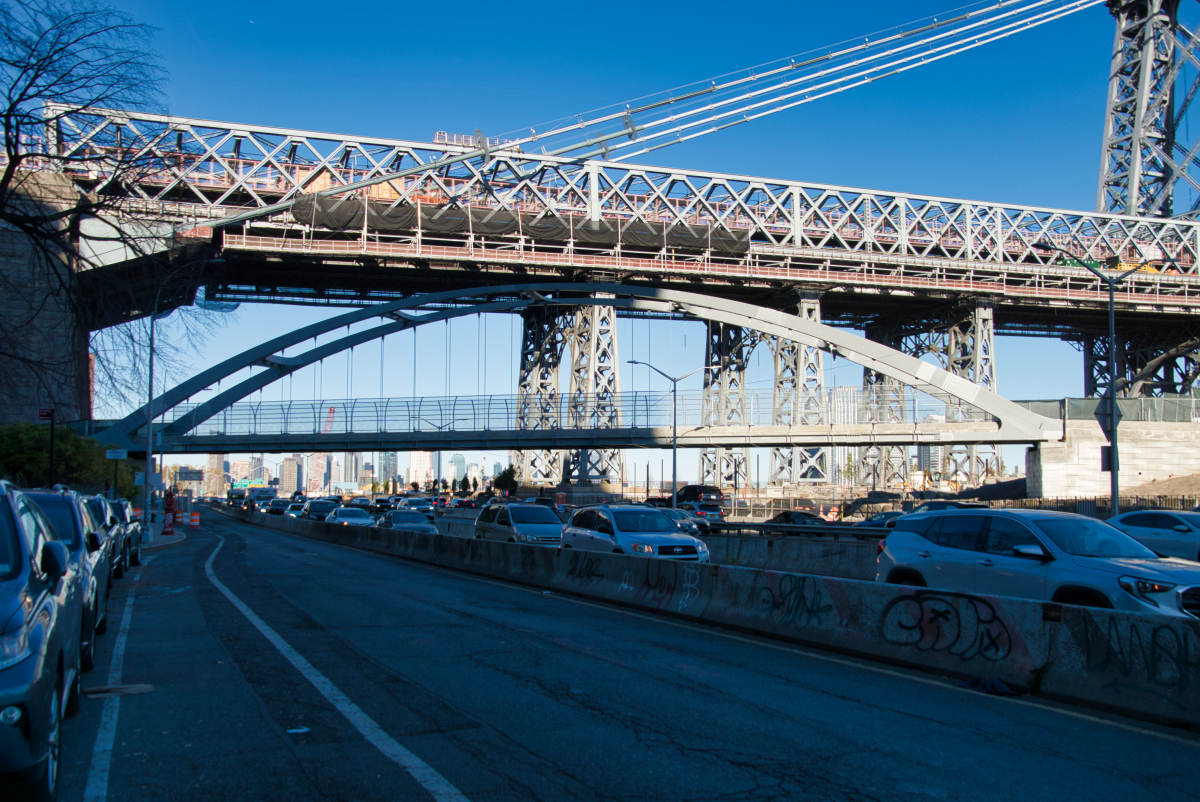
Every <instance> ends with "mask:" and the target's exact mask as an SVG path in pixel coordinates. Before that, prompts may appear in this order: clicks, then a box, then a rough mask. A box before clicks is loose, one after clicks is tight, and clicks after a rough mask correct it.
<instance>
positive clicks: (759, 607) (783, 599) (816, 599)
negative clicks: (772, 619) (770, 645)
mask: <svg viewBox="0 0 1200 802" xmlns="http://www.w3.org/2000/svg"><path fill="white" fill-rule="evenodd" d="M832 609H833V605H832V604H829V603H828V602H827V601H826V600H825V594H824V592H823V591H822V587H821V582H820V580H819V579H817V577H814V576H803V575H797V574H781V575H780V576H779V592H778V593H776V592H775V590H774V589H773V588H771V587H770V586H764V587H761V588H759V589H758V599H757V600H756V604H755V610H756V612H758V613H759V614H760V615H778V616H779V620H780V621H786V622H789V623H800V624H811V623H813V622H814V621H816V623H817V625H818V626H819V625H821V624H822V623H824V619H823V618H822V616H824V615H825V613H828V612H829V611H831V610H832Z"/></svg>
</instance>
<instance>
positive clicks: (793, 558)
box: [703, 535, 877, 581]
mask: <svg viewBox="0 0 1200 802" xmlns="http://www.w3.org/2000/svg"><path fill="white" fill-rule="evenodd" d="M703 540H704V542H705V543H707V544H708V548H709V553H710V554H711V555H712V561H713V562H715V563H719V564H720V565H739V566H743V567H746V568H767V569H771V570H774V571H790V572H792V573H797V574H820V575H821V576H836V577H842V578H843V579H863V580H867V581H874V579H875V556H876V551H877V544H876V542H875V541H874V540H870V541H866V542H863V541H857V540H838V541H830V540H811V539H809V538H765V537H719V536H715V535H711V536H706V537H704V538H703Z"/></svg>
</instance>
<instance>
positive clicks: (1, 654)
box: [0, 482, 87, 800]
mask: <svg viewBox="0 0 1200 802" xmlns="http://www.w3.org/2000/svg"><path fill="white" fill-rule="evenodd" d="M85 590H86V584H85V574H84V571H83V570H82V568H81V567H80V565H79V563H78V562H76V561H73V560H72V559H71V554H70V552H69V550H68V548H67V546H66V544H65V543H63V542H62V541H60V540H59V539H58V537H57V534H56V532H55V529H54V526H53V525H52V524H51V523H50V521H49V519H48V518H47V517H46V516H45V514H44V513H43V511H42V510H41V509H40V508H38V506H37V505H36V504H35V503H33V502H32V500H31V499H29V498H28V497H27V496H26V495H25V494H24V493H22V492H21V491H19V490H16V489H15V488H13V487H12V485H10V484H9V483H7V482H4V483H2V484H0V777H3V778H4V781H6V783H5V784H4V785H3V786H0V797H3V798H5V799H10V798H19V799H43V800H47V799H55V798H57V795H58V787H59V774H60V766H61V765H62V738H61V726H62V717H63V715H64V714H65V715H74V714H75V713H77V712H78V711H79V703H80V690H81V688H80V685H81V672H82V665H81V653H80V652H81V636H82V633H83V631H84V629H85V628H86V626H87V622H86V621H85V620H84V618H83V612H84V610H83V596H84V592H85Z"/></svg>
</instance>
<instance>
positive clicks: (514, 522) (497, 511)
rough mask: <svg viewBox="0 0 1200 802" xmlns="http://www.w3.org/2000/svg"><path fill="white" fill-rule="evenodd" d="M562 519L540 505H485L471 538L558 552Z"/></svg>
mask: <svg viewBox="0 0 1200 802" xmlns="http://www.w3.org/2000/svg"><path fill="white" fill-rule="evenodd" d="M562 530H563V525H562V519H561V518H559V517H558V516H557V515H555V514H554V511H553V510H552V509H550V508H549V507H543V506H542V505H541V504H489V505H487V506H486V507H484V508H483V510H482V511H481V512H480V513H479V517H477V518H476V519H475V537H476V538H477V539H479V540H501V541H506V542H508V543H525V544H527V545H530V546H551V547H553V548H558V546H559V543H561V542H562Z"/></svg>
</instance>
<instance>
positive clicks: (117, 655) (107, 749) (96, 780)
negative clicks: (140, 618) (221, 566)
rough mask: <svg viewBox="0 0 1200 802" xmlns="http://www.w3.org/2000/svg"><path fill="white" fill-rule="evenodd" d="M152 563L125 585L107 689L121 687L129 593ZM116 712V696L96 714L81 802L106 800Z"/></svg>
mask: <svg viewBox="0 0 1200 802" xmlns="http://www.w3.org/2000/svg"><path fill="white" fill-rule="evenodd" d="M156 556H157V555H156ZM153 559H154V557H147V558H146V559H144V560H142V566H141V568H139V569H138V572H137V573H136V574H134V575H133V578H132V579H131V580H130V582H129V595H128V596H126V597H125V610H124V611H123V612H122V613H121V629H120V631H118V632H117V640H116V642H115V643H114V644H113V656H112V663H110V664H109V666H108V684H109V686H112V685H120V684H121V672H122V671H124V669H125V644H126V643H128V642H129V622H130V621H132V620H133V598H134V596H133V589H134V587H136V586H137V583H138V580H139V579H141V577H142V570H141V569H142V568H145V567H146V566H147V565H149V564H150V561H151V560H153ZM120 712H121V697H120V696H110V697H108V698H107V699H105V700H104V709H103V710H102V711H101V713H100V729H99V731H97V733H96V745H95V746H94V747H92V765H91V767H90V768H89V769H88V778H87V787H86V788H85V789H84V792H83V802H104V800H106V799H107V798H108V772H109V769H110V768H111V766H112V748H113V743H114V742H115V741H116V736H117V716H118V714H119V713H120Z"/></svg>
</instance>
